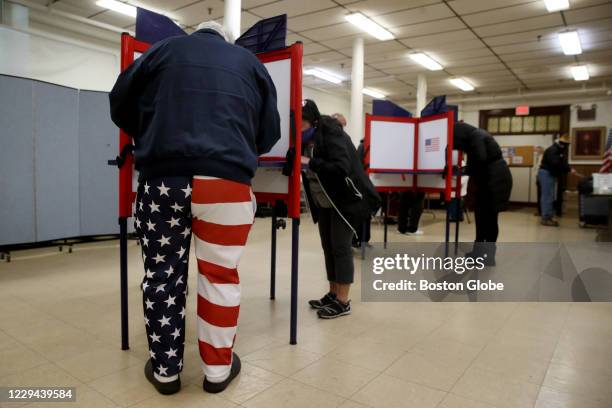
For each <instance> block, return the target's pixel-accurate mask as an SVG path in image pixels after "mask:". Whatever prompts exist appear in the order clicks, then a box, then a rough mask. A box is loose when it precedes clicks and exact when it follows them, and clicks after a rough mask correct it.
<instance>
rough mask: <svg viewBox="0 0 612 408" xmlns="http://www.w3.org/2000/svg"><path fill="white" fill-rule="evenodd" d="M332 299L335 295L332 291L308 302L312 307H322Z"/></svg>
mask: <svg viewBox="0 0 612 408" xmlns="http://www.w3.org/2000/svg"><path fill="white" fill-rule="evenodd" d="M334 300H336V295H335V294H334V293H326V294H325V296H323V297H322V298H321V299H314V300H309V301H308V304H309V305H310V307H312V308H313V309H321V308H322V307H325V306H327V305H329V304H331V303H333V302H334Z"/></svg>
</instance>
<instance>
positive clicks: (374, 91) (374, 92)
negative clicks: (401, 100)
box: [361, 88, 387, 99]
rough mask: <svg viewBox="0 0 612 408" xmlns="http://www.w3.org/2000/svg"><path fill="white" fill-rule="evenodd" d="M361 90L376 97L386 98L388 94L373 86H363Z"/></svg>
mask: <svg viewBox="0 0 612 408" xmlns="http://www.w3.org/2000/svg"><path fill="white" fill-rule="evenodd" d="M361 92H363V94H364V95H368V96H371V97H372V98H374V99H385V97H386V96H387V95H385V94H384V93H382V92H380V91H378V90H376V89H371V88H363V89H362V90H361Z"/></svg>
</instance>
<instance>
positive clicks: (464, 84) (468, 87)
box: [450, 78, 474, 91]
mask: <svg viewBox="0 0 612 408" xmlns="http://www.w3.org/2000/svg"><path fill="white" fill-rule="evenodd" d="M450 83H451V84H453V85H455V86H456V87H457V88H459V89H461V90H462V91H473V90H474V85H472V84H470V83H469V82H468V81H466V80H465V79H463V78H451V79H450Z"/></svg>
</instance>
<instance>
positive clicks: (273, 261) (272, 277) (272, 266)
mask: <svg viewBox="0 0 612 408" xmlns="http://www.w3.org/2000/svg"><path fill="white" fill-rule="evenodd" d="M275 298H276V205H275V206H274V207H272V250H271V253H270V299H271V300H274V299H275Z"/></svg>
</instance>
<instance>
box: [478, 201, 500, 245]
mask: <svg viewBox="0 0 612 408" xmlns="http://www.w3.org/2000/svg"><path fill="white" fill-rule="evenodd" d="M475 207H476V208H475V209H474V219H475V221H476V242H497V236H498V235H499V225H498V215H499V211H497V209H495V208H494V207H493V206H492V205H491V204H489V203H487V198H486V197H482V198H481V197H477V198H476V206H475Z"/></svg>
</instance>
